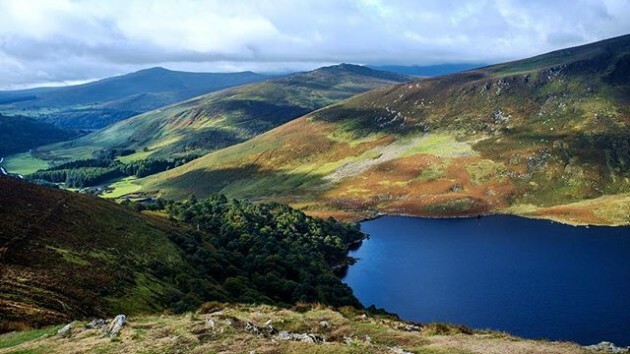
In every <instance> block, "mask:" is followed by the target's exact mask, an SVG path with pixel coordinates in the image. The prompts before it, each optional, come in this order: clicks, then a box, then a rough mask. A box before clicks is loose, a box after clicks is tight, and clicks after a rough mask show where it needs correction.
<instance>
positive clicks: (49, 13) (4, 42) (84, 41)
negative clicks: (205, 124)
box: [0, 0, 630, 88]
mask: <svg viewBox="0 0 630 354" xmlns="http://www.w3.org/2000/svg"><path fill="white" fill-rule="evenodd" d="M628 13H630V2H629V1H627V0H576V1H573V2H571V3H570V4H569V3H567V2H566V1H564V0H544V1H543V0H494V1H491V0H462V1H457V2H448V1H443V0H440V1H437V0H424V1H415V0H387V1H385V0H318V1H310V0H235V1H218V0H205V1H197V0H178V1H172V0H153V1H145V0H108V1H97V0H55V1H53V0H33V1H24V0H0V87H5V88H6V87H17V86H21V85H33V84H42V83H47V82H63V81H69V80H85V79H89V78H97V77H104V76H110V75H115V74H121V73H125V72H128V71H133V70H137V69H140V68H144V67H148V66H156V65H162V66H167V67H169V68H173V69H180V70H197V71H232V70H252V69H253V70H258V71H278V70H304V69H310V68H314V67H316V66H319V65H323V64H330V63H339V62H353V63H363V64H401V65H408V64H420V65H422V64H436V63H445V62H449V63H456V62H487V63H494V62H499V61H504V60H510V59H516V58H522V57H527V56H531V55H535V54H540V53H543V52H546V51H550V50H554V49H559V48H562V47H566V46H572V45H577V44H582V43H586V42H591V41H596V40H600V39H604V38H608V37H613V36H616V35H622V34H626V33H629V32H630V21H627V19H626V16H627V14H628Z"/></svg>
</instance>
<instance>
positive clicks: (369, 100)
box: [138, 35, 630, 224]
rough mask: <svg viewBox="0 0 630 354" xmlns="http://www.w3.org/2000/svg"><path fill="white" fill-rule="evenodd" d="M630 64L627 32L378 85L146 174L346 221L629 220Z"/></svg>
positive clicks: (154, 188)
mask: <svg viewBox="0 0 630 354" xmlns="http://www.w3.org/2000/svg"><path fill="white" fill-rule="evenodd" d="M629 68H630V35H626V36H622V37H617V38H613V39H609V40H605V41H601V42H597V43H593V44H589V45H585V46H581V47H575V48H570V49H565V50H560V51H557V52H552V53H549V54H544V55H541V56H537V57H534V58H530V59H525V60H520V61H515V62H511V63H505V64H500V65H494V66H489V67H485V68H481V69H477V70H472V71H467V72H463V73H458V74H453V75H447V76H442V77H437V78H432V79H426V80H422V81H418V82H413V83H407V84H399V85H395V86H390V87H386V88H380V89H376V90H373V91H370V92H368V93H365V94H362V95H358V96H355V97H353V98H351V99H349V100H346V101H344V102H341V103H339V104H335V105H332V106H329V107H326V108H325V109H322V110H319V111H316V112H313V113H311V114H309V115H306V116H304V117H302V118H299V119H296V120H294V121H292V122H289V123H288V124H285V125H283V126H281V127H279V128H276V129H274V130H272V131H270V132H268V133H266V134H264V135H261V136H259V137H256V138H254V139H251V140H249V141H247V142H245V143H242V144H239V145H236V146H232V147H229V148H226V149H223V150H220V151H217V152H214V153H210V154H208V155H206V156H204V157H202V158H200V159H197V160H194V161H192V162H189V163H188V164H185V165H183V166H180V167H178V168H176V169H172V170H169V171H166V172H163V173H161V174H158V175H154V176H152V177H148V178H146V179H144V180H141V181H139V182H138V184H141V185H142V186H143V187H142V188H143V190H144V191H146V192H149V193H154V192H158V193H159V194H160V195H164V196H167V197H175V198H181V197H182V196H185V195H189V194H190V193H194V194H195V195H197V196H204V195H208V194H209V193H214V192H221V193H226V194H228V195H230V196H238V197H244V198H251V199H257V200H269V199H274V200H281V201H284V202H289V203H292V204H293V205H294V206H296V207H300V208H302V209H303V210H305V211H307V212H308V213H310V214H311V215H320V216H328V215H334V216H337V217H341V218H350V219H356V218H361V217H369V216H374V215H377V214H379V213H385V214H410V215H421V216H464V215H478V214H484V213H494V212H507V213H515V214H521V215H528V216H533V217H546V218H553V219H556V220H560V221H564V222H570V223H589V224H629V223H630V210H629V209H630V203H628V200H630V139H629V137H630V100H629V99H628V97H630V84H629V83H630V81H628V78H629V77H630V71H629ZM593 206H596V207H595V208H594V207H593Z"/></svg>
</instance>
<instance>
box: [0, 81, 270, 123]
mask: <svg viewBox="0 0 630 354" xmlns="http://www.w3.org/2000/svg"><path fill="white" fill-rule="evenodd" d="M266 78H267V77H266V76H264V75H259V74H255V73H252V72H242V73H227V74H222V73H216V74H215V73H188V72H178V71H171V70H166V69H163V68H151V69H146V70H141V71H138V72H134V73H131V74H127V75H122V76H116V77H111V78H107V79H103V80H99V81H95V82H90V83H87V84H82V85H74V86H65V87H54V88H36V89H29V90H21V91H2V92H0V113H2V114H5V115H23V116H28V117H33V118H38V119H41V120H43V121H44V122H47V123H50V124H54V125H57V126H59V127H64V128H71V129H98V128H102V127H105V126H107V125H109V124H112V123H114V122H117V121H119V120H123V119H126V118H129V117H132V116H135V115H138V114H140V113H143V112H146V111H149V110H152V109H155V108H158V107H162V106H165V105H168V104H171V103H174V102H179V101H183V100H185V99H188V98H191V97H195V96H199V95H202V94H205V93H208V92H212V91H218V90H221V89H225V88H228V87H232V86H237V85H243V84H248V83H252V82H256V81H262V80H264V79H266Z"/></svg>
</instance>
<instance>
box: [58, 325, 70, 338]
mask: <svg viewBox="0 0 630 354" xmlns="http://www.w3.org/2000/svg"><path fill="white" fill-rule="evenodd" d="M57 335H58V336H60V337H61V338H68V337H70V336H71V335H72V323H68V324H67V325H65V326H63V327H61V328H60V329H59V330H58V331H57Z"/></svg>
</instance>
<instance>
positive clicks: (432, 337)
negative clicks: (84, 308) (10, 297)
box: [0, 303, 612, 354]
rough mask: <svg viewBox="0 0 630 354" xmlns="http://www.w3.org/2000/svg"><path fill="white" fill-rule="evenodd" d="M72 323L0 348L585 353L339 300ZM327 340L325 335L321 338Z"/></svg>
mask: <svg viewBox="0 0 630 354" xmlns="http://www.w3.org/2000/svg"><path fill="white" fill-rule="evenodd" d="M85 324H86V322H79V321H75V322H73V323H72V330H71V336H70V337H69V338H61V337H60V336H59V335H57V334H56V331H57V329H58V328H60V327H61V326H56V327H50V328H46V329H42V330H37V331H26V332H16V333H10V334H6V335H4V336H0V353H2V354H9V353H13V354H17V353H31V354H40V353H41V354H43V353H46V354H53V353H54V354H57V353H59V354H61V353H63V354H66V353H102V354H107V353H225V354H228V353H235V354H236V353H238V354H241V353H267V354H271V353H278V354H280V353H287V354H289V353H293V354H297V353H300V354H303V353H319V354H333V353H334V354H339V353H365V354H383V353H392V354H396V353H398V354H411V353H416V354H420V353H422V354H425V353H426V354H482V353H483V354H505V353H529V354H587V353H607V352H612V351H594V350H588V349H587V347H580V346H578V345H576V344H572V343H562V342H547V341H544V340H525V339H521V338H517V337H512V336H510V335H507V334H504V333H496V332H490V331H472V330H470V329H467V328H465V327H458V326H452V325H444V324H429V325H419V324H414V323H409V322H405V321H401V320H399V319H397V318H395V317H393V316H387V315H382V314H374V313H370V312H365V311H358V310H353V309H351V308H347V307H346V308H341V309H339V310H334V309H331V308H326V307H322V306H313V307H307V306H301V307H296V308H294V309H291V310H288V309H279V308H274V307H269V306H247V305H229V306H228V305H223V304H218V303H213V304H207V305H205V306H203V307H202V309H201V310H200V311H199V312H196V313H189V314H187V315H180V316H173V315H167V316H165V315H161V316H142V317H138V316H136V317H131V318H129V319H128V322H127V324H126V325H125V326H124V327H123V328H122V331H121V332H120V335H119V336H117V337H113V338H110V337H107V336H103V335H102V331H101V330H99V329H87V328H85ZM323 341H325V342H323Z"/></svg>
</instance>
